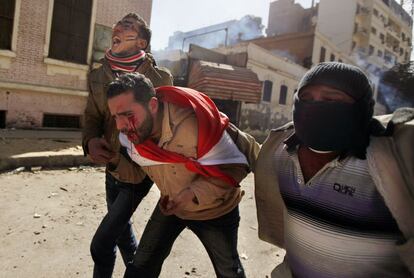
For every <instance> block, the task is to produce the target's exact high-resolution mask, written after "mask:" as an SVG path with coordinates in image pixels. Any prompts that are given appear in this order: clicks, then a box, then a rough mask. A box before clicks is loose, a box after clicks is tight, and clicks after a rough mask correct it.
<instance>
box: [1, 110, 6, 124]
mask: <svg viewBox="0 0 414 278" xmlns="http://www.w3.org/2000/svg"><path fill="white" fill-rule="evenodd" d="M0 128H6V111H4V110H0Z"/></svg>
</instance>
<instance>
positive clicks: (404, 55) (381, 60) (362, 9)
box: [317, 0, 413, 74]
mask: <svg viewBox="0 0 414 278" xmlns="http://www.w3.org/2000/svg"><path fill="white" fill-rule="evenodd" d="M333 22H334V23H335V24H332V23H333ZM412 27H413V20H412V18H411V16H410V15H409V14H408V13H407V12H406V11H405V10H404V9H403V8H402V6H401V5H400V4H398V3H397V2H396V1H395V0H347V1H341V0H321V1H320V3H319V9H318V20H317V29H318V31H319V32H320V33H322V34H324V35H325V36H327V37H329V38H330V39H331V40H332V42H333V43H334V44H336V45H337V46H338V47H339V48H340V49H341V50H342V51H343V52H345V53H349V54H350V56H353V57H354V59H355V60H357V61H359V63H360V64H361V66H363V67H365V68H366V69H367V70H369V71H370V72H373V73H375V74H379V73H380V71H382V70H386V69H389V68H391V67H392V66H394V65H395V64H397V63H406V62H408V61H409V60H410V56H411V41H412Z"/></svg>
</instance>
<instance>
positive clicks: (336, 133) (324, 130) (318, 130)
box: [293, 62, 374, 158]
mask: <svg viewBox="0 0 414 278" xmlns="http://www.w3.org/2000/svg"><path fill="white" fill-rule="evenodd" d="M309 85H325V86H329V87H331V88H335V89H337V90H340V91H342V92H344V93H346V94H347V95H349V96H350V97H352V98H353V99H354V101H355V102H354V103H352V104H349V103H343V102H332V101H309V100H301V99H300V97H299V96H300V93H301V90H302V89H303V88H305V87H306V86H309ZM373 106H374V100H373V92H372V88H371V85H370V82H369V80H368V78H367V77H366V75H365V74H364V73H363V72H362V71H361V70H360V69H359V68H358V67H355V66H352V65H348V64H344V63H338V62H325V63H320V64H318V65H316V66H315V67H313V68H312V69H310V70H309V71H308V72H307V73H306V74H305V75H304V76H303V78H302V80H301V81H300V83H299V86H298V90H297V93H296V94H295V102H294V107H293V122H294V126H295V134H296V136H297V138H298V139H299V141H300V142H301V143H302V144H304V145H305V146H307V147H310V148H313V149H315V150H320V151H340V152H342V153H345V152H346V153H351V154H353V155H355V156H357V157H359V158H365V153H366V147H367V146H368V144H369V126H370V122H371V119H372V115H373Z"/></svg>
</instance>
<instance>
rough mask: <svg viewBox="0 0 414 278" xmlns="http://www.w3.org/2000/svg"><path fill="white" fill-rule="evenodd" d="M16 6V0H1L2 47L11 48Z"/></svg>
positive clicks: (0, 30) (0, 47)
mask: <svg viewBox="0 0 414 278" xmlns="http://www.w3.org/2000/svg"><path fill="white" fill-rule="evenodd" d="M15 6H16V1H14V0H1V4H0V49H8V50H11V46H12V35H13V21H14V10H15Z"/></svg>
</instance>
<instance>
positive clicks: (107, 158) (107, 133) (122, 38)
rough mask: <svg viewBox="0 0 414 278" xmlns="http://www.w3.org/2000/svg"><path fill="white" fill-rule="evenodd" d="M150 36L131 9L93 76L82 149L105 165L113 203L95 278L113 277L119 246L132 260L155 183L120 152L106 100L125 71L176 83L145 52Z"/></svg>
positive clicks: (100, 234)
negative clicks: (137, 223) (139, 220)
mask: <svg viewBox="0 0 414 278" xmlns="http://www.w3.org/2000/svg"><path fill="white" fill-rule="evenodd" d="M150 40H151V30H150V29H149V28H148V25H147V24H146V22H145V21H144V20H143V19H142V18H141V17H140V16H139V15H137V14H135V13H130V14H127V15H126V16H124V17H123V18H122V19H121V20H120V21H119V22H117V23H116V24H115V25H114V27H113V30H112V46H111V48H110V49H109V50H108V51H107V53H106V55H105V58H104V59H103V60H102V66H100V67H99V68H97V69H94V70H92V71H91V73H90V75H89V89H90V92H89V97H88V102H87V106H86V110H85V116H84V117H85V125H84V130H83V148H84V151H85V153H86V154H88V155H89V157H90V158H91V159H92V160H93V161H94V162H96V163H100V164H106V181H105V183H106V186H105V189H106V202H107V207H108V213H107V214H106V215H105V217H104V218H103V220H102V222H101V224H100V225H99V227H98V229H97V231H96V233H95V235H94V237H93V240H92V243H91V254H92V258H93V260H94V262H95V267H94V277H111V276H112V272H113V268H114V265H115V256H116V246H118V247H119V250H120V252H121V255H122V258H123V260H124V263H125V264H127V263H128V262H129V261H131V260H132V258H133V255H134V253H135V249H136V247H137V241H136V239H135V237H134V234H133V231H132V227H131V223H130V218H131V216H132V214H133V212H134V211H135V209H136V207H137V206H138V204H139V203H140V201H141V200H142V198H143V197H144V196H145V195H146V194H147V193H148V191H149V189H150V188H151V186H152V181H151V180H150V179H149V178H146V177H145V174H144V173H143V172H142V171H141V169H140V168H139V167H138V166H137V165H136V164H133V163H131V162H130V160H129V159H127V158H126V157H124V156H122V155H120V153H119V147H120V144H119V140H118V131H117V129H116V127H115V121H114V119H113V118H112V117H111V115H110V113H109V110H108V105H107V100H106V91H107V88H108V84H109V83H110V82H111V81H112V80H114V78H116V77H118V76H121V75H123V74H125V73H126V72H139V73H142V74H144V75H145V76H147V77H148V78H149V79H150V80H151V81H152V82H153V83H154V84H155V86H161V85H171V84H172V78H171V75H170V74H169V72H168V71H166V70H163V69H160V68H158V67H156V66H155V62H154V59H153V57H152V56H151V54H149V53H147V52H145V50H146V49H147V48H148V47H149V43H150Z"/></svg>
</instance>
